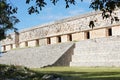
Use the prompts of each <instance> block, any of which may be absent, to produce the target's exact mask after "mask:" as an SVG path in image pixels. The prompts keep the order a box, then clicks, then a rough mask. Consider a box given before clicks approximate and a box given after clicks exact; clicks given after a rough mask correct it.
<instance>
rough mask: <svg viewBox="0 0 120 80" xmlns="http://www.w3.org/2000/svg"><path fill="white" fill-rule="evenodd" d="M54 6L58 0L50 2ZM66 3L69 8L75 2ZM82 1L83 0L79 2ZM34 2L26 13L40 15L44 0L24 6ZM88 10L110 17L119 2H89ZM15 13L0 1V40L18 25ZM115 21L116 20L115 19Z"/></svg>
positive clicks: (6, 2) (5, 0)
mask: <svg viewBox="0 0 120 80" xmlns="http://www.w3.org/2000/svg"><path fill="white" fill-rule="evenodd" d="M50 1H51V2H52V3H53V4H54V5H56V3H58V2H59V0H50ZM64 1H65V2H66V5H65V7H66V8H69V6H70V5H75V3H76V1H77V0H64ZM80 1H84V0H80ZM31 2H34V3H35V5H31V6H30V7H29V8H28V13H29V14H33V13H38V14H39V13H40V10H42V9H43V7H45V6H46V5H47V1H45V0H26V4H30V3H31ZM90 8H92V9H94V10H101V11H103V13H102V16H103V18H107V17H109V16H111V14H112V12H113V11H114V10H115V9H116V8H120V0H91V3H90ZM16 13H17V8H16V7H13V6H11V3H8V1H7V0H0V40H2V39H4V38H5V36H6V31H7V30H9V29H14V31H16V30H17V29H16V28H14V24H16V23H18V22H19V20H18V19H17V18H16V17H15V16H14V14H16ZM106 13H109V14H106ZM116 20H117V18H116Z"/></svg>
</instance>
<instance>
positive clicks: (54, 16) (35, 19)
mask: <svg viewBox="0 0 120 80" xmlns="http://www.w3.org/2000/svg"><path fill="white" fill-rule="evenodd" d="M9 1H10V3H12V5H13V6H15V7H18V13H17V14H15V16H16V17H17V18H18V19H19V20H20V22H19V23H17V24H16V25H15V27H16V28H18V30H22V29H25V28H30V27H34V26H38V25H41V24H45V23H50V22H54V21H56V20H60V19H64V18H68V17H72V16H77V15H80V14H84V13H88V12H90V11H92V9H90V8H89V5H90V0H84V1H83V2H81V0H76V4H75V5H70V7H69V8H67V9H66V8H65V1H64V0H59V2H58V3H57V4H56V6H54V5H53V4H52V3H51V2H50V0H45V1H47V5H46V6H45V7H44V8H43V9H42V11H40V13H39V14H32V15H29V14H28V12H27V9H28V7H29V6H30V5H27V4H25V1H26V0H9ZM32 4H33V3H32ZM33 5H34V4H33Z"/></svg>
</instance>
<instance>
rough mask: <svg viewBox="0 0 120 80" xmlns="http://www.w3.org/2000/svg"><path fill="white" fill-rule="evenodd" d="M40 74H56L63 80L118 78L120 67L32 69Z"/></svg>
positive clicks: (112, 79) (119, 76) (115, 79)
mask: <svg viewBox="0 0 120 80" xmlns="http://www.w3.org/2000/svg"><path fill="white" fill-rule="evenodd" d="M32 70H34V71H35V72H37V73H42V74H57V75H59V76H62V77H63V79H64V80H120V68H114V67H113V68H112V67H106V68H105V67H93V68H87V67H85V68H81V67H48V68H41V69H40V68H37V69H32Z"/></svg>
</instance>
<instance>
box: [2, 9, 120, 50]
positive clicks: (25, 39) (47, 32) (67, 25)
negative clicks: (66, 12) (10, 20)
mask: <svg viewBox="0 0 120 80" xmlns="http://www.w3.org/2000/svg"><path fill="white" fill-rule="evenodd" d="M113 16H114V17H116V16H118V18H120V10H117V11H115V12H114V15H113ZM90 21H94V25H95V27H94V28H93V29H92V28H90V27H89V23H90ZM115 35H120V22H119V21H113V22H112V23H111V19H110V18H109V19H103V17H102V16H101V12H92V13H88V14H85V15H80V16H75V17H71V18H67V19H62V20H59V21H55V22H53V23H48V24H43V25H40V26H36V27H33V28H30V29H26V30H22V31H20V32H19V34H17V33H13V34H10V38H6V39H5V40H3V41H1V45H2V52H4V51H9V50H11V49H15V48H18V47H19V48H24V47H34V46H42V45H48V44H56V43H64V42H69V41H80V40H85V39H94V38H100V37H108V36H115Z"/></svg>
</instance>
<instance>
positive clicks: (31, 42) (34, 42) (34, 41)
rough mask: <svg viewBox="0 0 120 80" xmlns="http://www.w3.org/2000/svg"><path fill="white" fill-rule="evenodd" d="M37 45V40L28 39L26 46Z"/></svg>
mask: <svg viewBox="0 0 120 80" xmlns="http://www.w3.org/2000/svg"><path fill="white" fill-rule="evenodd" d="M36 45H37V41H36V40H33V41H28V47H35V46H36Z"/></svg>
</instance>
